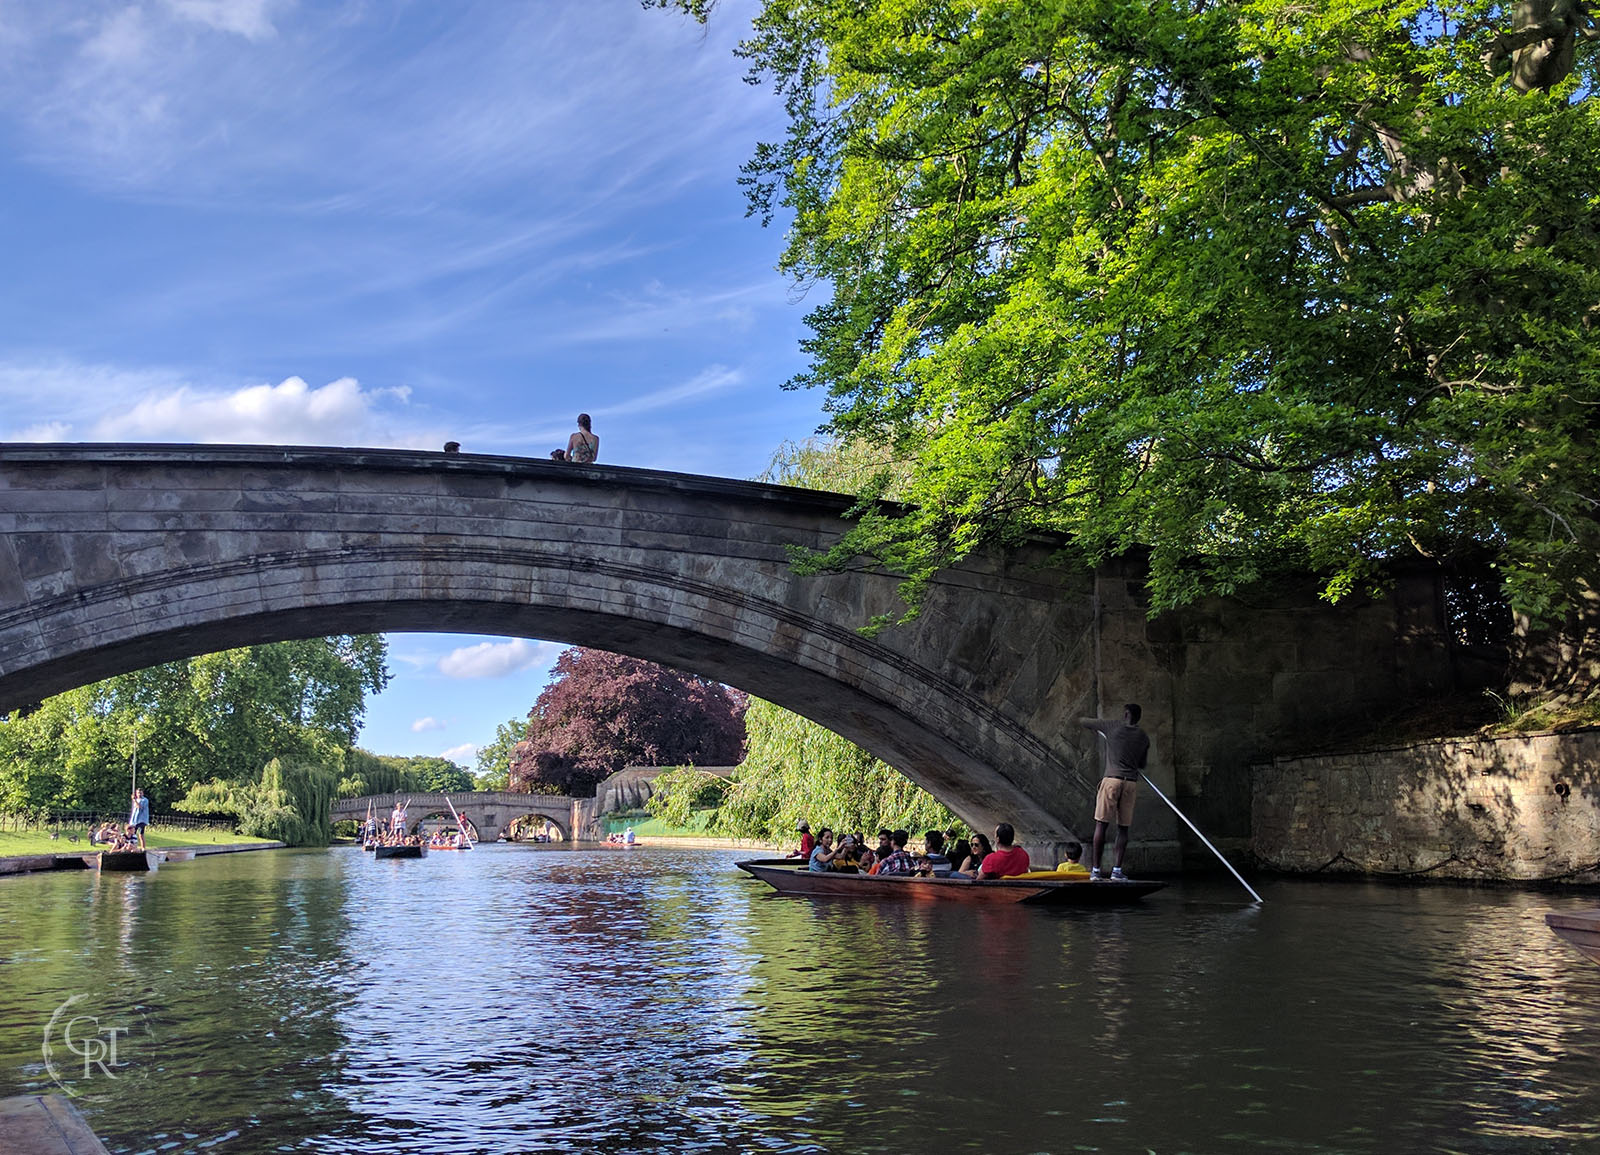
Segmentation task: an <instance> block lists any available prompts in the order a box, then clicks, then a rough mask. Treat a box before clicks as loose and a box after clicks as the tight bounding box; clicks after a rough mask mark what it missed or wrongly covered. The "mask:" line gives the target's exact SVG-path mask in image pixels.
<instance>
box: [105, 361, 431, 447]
mask: <svg viewBox="0 0 1600 1155" xmlns="http://www.w3.org/2000/svg"><path fill="white" fill-rule="evenodd" d="M408 396H409V391H408V390H405V389H362V388H361V385H360V383H359V382H357V381H356V380H355V379H354V378H353V377H341V378H339V379H338V380H337V381H330V382H329V383H328V384H326V385H323V386H322V387H320V388H316V389H313V388H312V387H311V386H309V385H307V384H306V383H305V381H303V380H301V379H300V378H299V377H289V378H286V379H285V380H283V381H281V382H279V383H278V384H277V385H251V386H248V387H246V388H243V389H236V390H234V391H233V392H231V393H224V392H216V391H208V390H202V389H194V388H190V387H188V386H181V387H179V388H178V389H176V390H172V391H168V392H165V393H159V394H155V395H152V396H147V397H145V398H144V399H142V400H140V401H138V402H137V403H135V404H134V405H133V406H132V407H131V408H129V409H126V410H124V411H122V412H120V413H112V414H108V415H107V416H105V417H103V418H102V419H101V420H99V421H98V422H96V423H95V425H94V428H93V430H92V433H93V436H94V437H95V439H96V440H103V441H197V442H202V443H207V444H234V445H354V444H362V445H388V446H402V447H409V448H423V447H424V446H432V445H433V444H434V442H435V440H436V437H435V435H433V434H431V433H421V432H410V433H402V432H399V431H397V430H396V429H395V428H394V427H393V426H392V424H391V415H390V414H388V413H386V412H384V408H385V406H386V405H390V404H392V403H394V402H396V401H398V402H400V403H402V404H403V403H404V402H405V401H406V400H407V398H408Z"/></svg>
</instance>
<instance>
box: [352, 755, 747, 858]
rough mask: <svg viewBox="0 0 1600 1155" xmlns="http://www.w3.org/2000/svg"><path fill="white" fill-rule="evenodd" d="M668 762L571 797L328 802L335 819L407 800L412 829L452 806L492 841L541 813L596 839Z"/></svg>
mask: <svg viewBox="0 0 1600 1155" xmlns="http://www.w3.org/2000/svg"><path fill="white" fill-rule="evenodd" d="M671 769H673V767H670V766H625V767H623V768H622V769H621V770H618V771H617V772H616V773H615V774H613V775H611V776H610V777H608V778H606V779H605V780H604V781H603V782H601V783H600V785H599V786H597V787H596V788H595V792H594V796H593V797H587V798H573V797H569V796H568V795H565V794H522V793H518V792H514V791H510V790H465V791H461V792H459V793H455V794H414V793H413V794H406V793H400V794H364V795H362V796H361V797H359V798H339V799H336V800H335V801H334V803H333V820H334V821H335V822H346V821H349V822H361V821H364V820H365V819H366V817H367V813H368V808H369V805H370V808H371V813H372V815H373V816H374V817H375V818H378V819H381V820H383V821H388V819H389V815H390V814H391V813H393V811H394V805H395V803H396V802H397V801H408V802H409V803H410V805H409V806H408V807H407V808H406V818H407V821H409V822H410V824H411V828H412V829H415V828H416V826H417V824H418V823H419V822H421V821H422V820H423V819H425V818H427V817H429V816H430V815H434V814H449V813H450V807H451V805H454V806H455V808H456V813H458V814H460V815H461V816H462V817H463V818H465V819H466V820H467V821H468V822H470V823H472V826H473V828H474V829H475V830H476V831H477V833H478V837H479V838H482V839H484V840H486V841H490V842H492V841H494V840H495V839H496V838H498V837H499V836H500V832H501V831H503V830H506V829H508V828H509V827H510V826H511V824H512V823H513V822H515V821H516V820H517V819H519V818H528V817H535V818H543V819H545V820H546V821H547V822H549V823H550V824H551V825H553V826H554V827H555V828H556V829H557V830H559V831H560V832H561V837H562V838H563V839H588V840H597V839H599V838H601V837H603V832H602V831H601V828H600V819H602V818H603V817H605V816H606V815H607V814H612V813H615V812H617V811H623V810H638V809H640V808H642V807H643V806H644V804H645V802H646V800H648V799H649V797H650V794H651V788H650V783H651V782H652V781H653V780H654V779H655V778H656V776H657V775H659V774H661V773H663V772H665V771H667V770H671ZM699 769H701V770H702V771H704V772H705V773H708V774H719V775H722V776H724V777H725V776H727V775H729V774H731V773H733V769H734V768H733V767H732V766H702V767H700V768H699Z"/></svg>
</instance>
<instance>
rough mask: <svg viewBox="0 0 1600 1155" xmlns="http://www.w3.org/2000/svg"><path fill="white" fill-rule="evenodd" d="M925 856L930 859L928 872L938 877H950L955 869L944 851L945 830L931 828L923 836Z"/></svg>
mask: <svg viewBox="0 0 1600 1155" xmlns="http://www.w3.org/2000/svg"><path fill="white" fill-rule="evenodd" d="M922 846H923V857H924V858H926V859H927V860H928V873H930V874H932V875H935V876H936V877H938V878H948V877H949V876H950V872H951V871H952V870H954V869H955V867H954V866H952V865H951V864H950V859H949V858H948V857H947V856H946V855H945V852H944V832H943V831H942V830H930V831H928V833H926V834H924V835H923V836H922Z"/></svg>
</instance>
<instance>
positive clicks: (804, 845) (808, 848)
mask: <svg viewBox="0 0 1600 1155" xmlns="http://www.w3.org/2000/svg"><path fill="white" fill-rule="evenodd" d="M795 829H796V830H798V831H799V832H800V849H799V850H792V851H790V852H789V857H790V858H803V859H805V860H806V861H807V862H810V861H811V852H812V851H813V850H815V849H816V848H817V840H816V839H815V838H813V837H812V835H811V823H809V822H807V821H805V820H804V819H802V820H801V821H799V822H798V823H796V824H795Z"/></svg>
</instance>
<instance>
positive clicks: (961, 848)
mask: <svg viewBox="0 0 1600 1155" xmlns="http://www.w3.org/2000/svg"><path fill="white" fill-rule="evenodd" d="M944 856H945V857H946V858H948V859H949V860H950V869H951V870H952V871H954V872H955V873H957V874H959V873H961V870H962V868H963V867H965V866H966V864H967V859H969V858H971V857H972V843H971V842H970V841H968V840H967V839H965V838H958V837H956V832H955V831H954V830H951V831H949V832H948V833H947V834H946V836H945V851H944Z"/></svg>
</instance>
